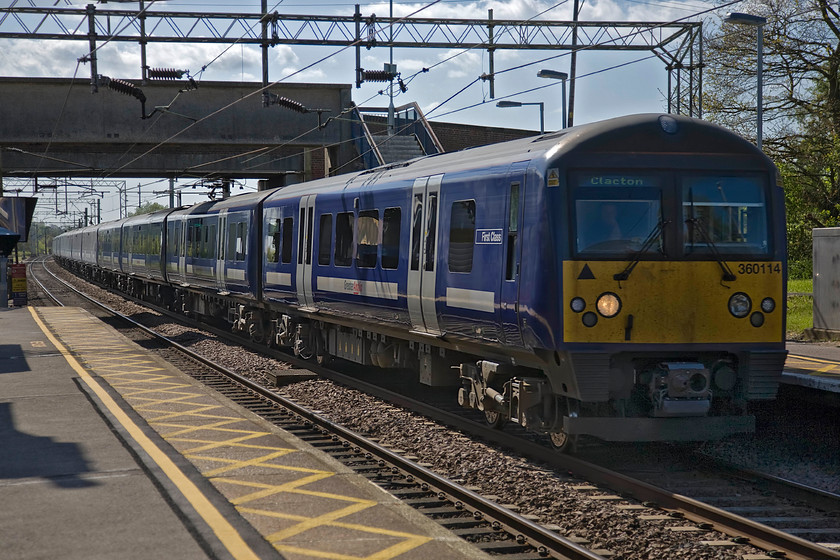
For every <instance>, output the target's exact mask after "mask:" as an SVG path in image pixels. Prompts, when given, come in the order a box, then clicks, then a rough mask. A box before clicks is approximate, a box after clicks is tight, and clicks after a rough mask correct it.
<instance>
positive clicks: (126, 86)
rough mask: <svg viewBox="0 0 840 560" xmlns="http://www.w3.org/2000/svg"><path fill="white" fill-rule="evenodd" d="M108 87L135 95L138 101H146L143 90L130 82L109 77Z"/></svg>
mask: <svg viewBox="0 0 840 560" xmlns="http://www.w3.org/2000/svg"><path fill="white" fill-rule="evenodd" d="M108 87H109V88H110V89H112V90H114V91H116V92H119V93H123V94H125V95H130V96H132V97H136V98H137V99H139V100H140V101H146V96H145V95H143V90H141V89H140V88H139V87H136V86H135V85H134V84H132V83H129V82H125V81H123V80H118V79H116V78H111V80H110V81H109V82H108Z"/></svg>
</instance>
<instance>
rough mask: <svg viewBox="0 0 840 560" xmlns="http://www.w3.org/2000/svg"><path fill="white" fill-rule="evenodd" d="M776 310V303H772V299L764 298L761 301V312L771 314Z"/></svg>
mask: <svg viewBox="0 0 840 560" xmlns="http://www.w3.org/2000/svg"><path fill="white" fill-rule="evenodd" d="M774 309H776V302H775V301H773V298H770V297H766V298H764V299H763V300H761V310H762V311H764V312H765V313H772V312H773V310H774Z"/></svg>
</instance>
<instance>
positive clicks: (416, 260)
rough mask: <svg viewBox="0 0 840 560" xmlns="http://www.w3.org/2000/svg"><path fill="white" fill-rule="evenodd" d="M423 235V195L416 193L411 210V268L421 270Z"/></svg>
mask: <svg viewBox="0 0 840 560" xmlns="http://www.w3.org/2000/svg"><path fill="white" fill-rule="evenodd" d="M422 235H423V195H422V194H417V195H414V208H413V209H412V211H411V270H420V237H421V236H422Z"/></svg>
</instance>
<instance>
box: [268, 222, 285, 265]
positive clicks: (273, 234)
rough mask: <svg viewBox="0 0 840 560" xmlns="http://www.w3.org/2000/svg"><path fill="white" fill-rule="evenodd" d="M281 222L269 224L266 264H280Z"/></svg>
mask: <svg viewBox="0 0 840 560" xmlns="http://www.w3.org/2000/svg"><path fill="white" fill-rule="evenodd" d="M280 224H281V222H280V220H279V219H274V220H269V222H268V232H267V235H266V237H265V238H266V248H265V260H266V262H270V263H276V262H280V235H281V232H280Z"/></svg>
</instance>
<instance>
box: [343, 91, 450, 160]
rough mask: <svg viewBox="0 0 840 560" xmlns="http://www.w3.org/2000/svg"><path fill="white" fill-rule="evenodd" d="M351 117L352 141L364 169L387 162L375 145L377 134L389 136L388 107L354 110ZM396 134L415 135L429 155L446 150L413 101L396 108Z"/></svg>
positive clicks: (358, 108) (356, 108)
mask: <svg viewBox="0 0 840 560" xmlns="http://www.w3.org/2000/svg"><path fill="white" fill-rule="evenodd" d="M352 118H353V138H355V139H356V148H357V149H358V150H359V155H360V157H361V158H362V160H363V161H364V164H365V167H366V168H367V169H370V168H372V167H376V166H377V165H382V164H383V163H385V161H384V159H383V157H382V153H381V152H380V150H379V148H378V147H377V145H376V141H375V139H374V133H375V132H380V131H381V132H382V133H387V131H388V122H387V121H388V108H387V107H355V109H354V111H353V113H352ZM394 134H395V135H397V136H412V135H413V136H415V137H416V138H417V141H418V142H419V143H420V146H421V147H422V148H423V152H424V153H426V154H440V153H443V152H444V151H445V150H444V149H443V146H442V145H441V143H440V140H438V137H437V135H435V132H434V130H432V126H431V124H429V121H427V120H426V117H425V115H423V111H421V110H420V107H419V106H418V105H417V103H414V102H411V103H408V104H406V105H401V106H400V107H396V108H395V109H394Z"/></svg>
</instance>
